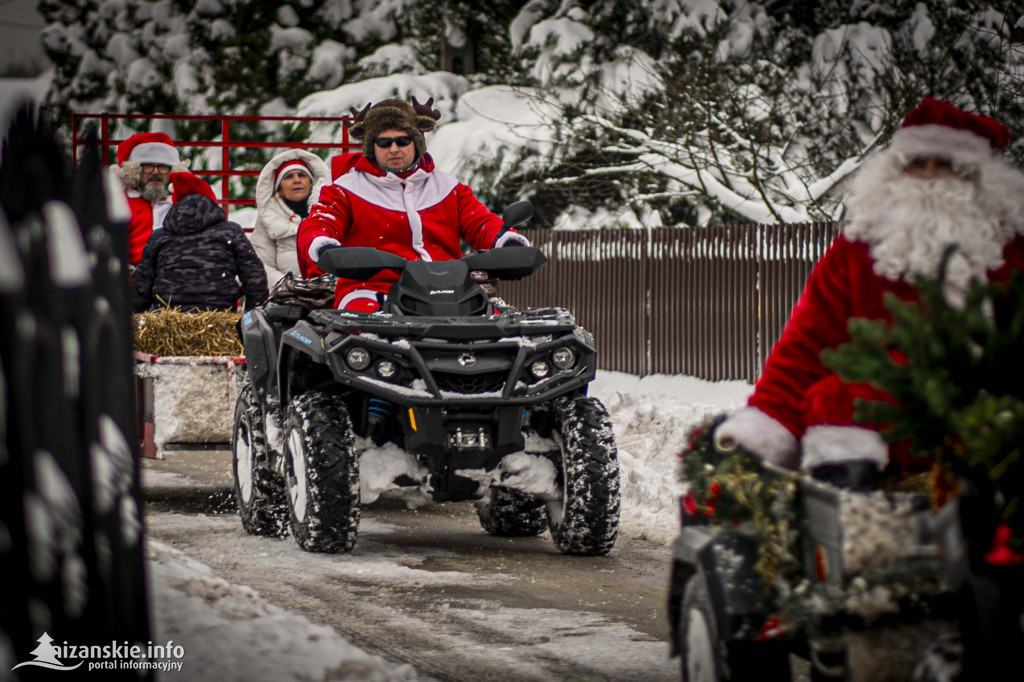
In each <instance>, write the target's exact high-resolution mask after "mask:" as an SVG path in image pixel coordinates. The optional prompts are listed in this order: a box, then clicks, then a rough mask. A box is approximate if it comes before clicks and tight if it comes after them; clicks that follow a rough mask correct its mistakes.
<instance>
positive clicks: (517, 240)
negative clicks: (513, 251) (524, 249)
mask: <svg viewBox="0 0 1024 682" xmlns="http://www.w3.org/2000/svg"><path fill="white" fill-rule="evenodd" d="M509 244H519V245H520V246H531V244H530V240H529V239H527V238H526V237H524V236H523V235H521V234H519V233H518V232H513V231H512V230H509V231H508V232H506V233H505V234H503V235H501V236H500V237H498V238H497V239H495V240H494V246H492V247H491V248H492V249H500V248H501V247H503V246H508V245H509Z"/></svg>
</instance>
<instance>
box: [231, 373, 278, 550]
mask: <svg viewBox="0 0 1024 682" xmlns="http://www.w3.org/2000/svg"><path fill="white" fill-rule="evenodd" d="M231 454H232V457H231V469H232V471H233V472H234V477H235V499H236V500H237V501H238V515H239V516H240V517H241V518H242V528H244V529H245V532H247V533H249V534H250V535H269V536H282V535H284V534H285V533H286V532H287V530H288V504H287V496H286V492H285V488H284V480H283V479H282V478H281V475H280V474H279V473H278V472H276V471H274V470H273V468H272V466H271V463H270V453H269V451H268V448H267V433H266V427H265V424H264V419H263V410H262V408H261V407H260V403H259V401H258V400H257V399H256V396H255V394H254V392H253V388H252V384H251V383H249V382H248V381H246V382H245V385H244V386H243V387H242V390H241V391H239V393H238V400H237V402H236V403H235V421H234V426H233V428H232V432H231Z"/></svg>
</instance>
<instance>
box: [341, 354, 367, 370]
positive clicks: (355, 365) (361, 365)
mask: <svg viewBox="0 0 1024 682" xmlns="http://www.w3.org/2000/svg"><path fill="white" fill-rule="evenodd" d="M345 362H347V363H348V366H349V367H351V368H352V369H354V370H355V371H357V372H362V371H363V370H364V369H366V368H367V367H369V366H370V351H368V350H366V349H365V348H351V349H349V351H348V352H347V353H345Z"/></svg>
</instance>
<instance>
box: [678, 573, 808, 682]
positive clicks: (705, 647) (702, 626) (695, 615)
mask: <svg viewBox="0 0 1024 682" xmlns="http://www.w3.org/2000/svg"><path fill="white" fill-rule="evenodd" d="M679 651H680V653H681V654H682V667H683V671H682V672H683V682H720V681H721V680H788V679H789V678H790V675H791V673H790V669H789V651H788V649H786V648H785V647H784V646H782V645H781V644H780V643H778V642H753V641H736V642H723V641H721V639H720V638H719V631H718V623H717V622H716V620H715V611H714V609H713V608H712V606H711V595H710V593H709V592H708V585H707V580H706V579H705V578H704V576H703V575H702V574H701V573H697V574H696V575H694V576H693V577H692V578H690V581H689V582H688V583H687V584H686V589H685V591H684V593H683V607H682V623H681V625H680V628H679Z"/></svg>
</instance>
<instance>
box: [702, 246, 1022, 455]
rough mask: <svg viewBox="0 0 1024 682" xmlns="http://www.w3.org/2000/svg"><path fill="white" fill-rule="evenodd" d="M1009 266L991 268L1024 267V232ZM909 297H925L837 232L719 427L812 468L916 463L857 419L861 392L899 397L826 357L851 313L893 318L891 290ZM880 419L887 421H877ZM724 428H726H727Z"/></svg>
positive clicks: (994, 275)
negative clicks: (841, 370)
mask: <svg viewBox="0 0 1024 682" xmlns="http://www.w3.org/2000/svg"><path fill="white" fill-rule="evenodd" d="M1003 261H1004V263H1003V265H1002V266H1001V267H999V268H998V269H996V270H994V271H991V272H989V273H988V274H989V281H992V282H1005V281H1007V280H1009V278H1010V277H1011V275H1012V273H1014V272H1017V271H1021V270H1024V237H1016V238H1015V239H1014V240H1012V241H1011V242H1010V243H1009V244H1007V245H1006V246H1005V247H1004V249H1003ZM890 292H891V293H893V294H895V295H896V296H897V297H899V298H900V299H901V300H904V301H915V300H918V299H919V294H918V292H917V290H916V289H915V288H914V287H913V286H912V285H911V284H909V283H908V282H906V281H905V280H903V279H900V280H898V281H891V280H888V279H884V278H882V277H879V276H878V275H877V274H876V273H875V272H874V268H873V260H872V258H871V255H870V251H869V247H868V245H867V244H865V243H863V242H859V241H852V240H850V239H848V238H846V237H845V236H840V237H838V238H836V240H835V242H833V244H832V246H831V247H830V248H829V250H828V252H827V253H826V254H825V255H824V256H823V257H822V259H821V260H820V261H819V262H818V264H817V265H816V266H815V268H814V270H813V272H812V273H811V275H810V277H809V278H808V281H807V285H806V287H805V288H804V291H803V294H802V295H801V297H800V300H799V301H798V302H797V304H796V306H795V308H794V309H793V312H792V315H791V316H790V318H789V321H788V322H787V324H786V327H785V329H784V330H783V332H782V336H781V337H780V338H779V341H778V342H777V343H776V344H775V347H774V348H773V349H772V352H771V355H770V356H769V358H768V361H767V362H766V363H765V367H764V371H763V372H762V374H761V377H760V378H759V379H758V381H757V384H756V385H755V386H754V392H753V394H752V395H751V397H750V399H749V401H748V406H747V407H746V408H743V409H741V410H739V411H738V412H737V413H735V414H734V415H733V416H732V417H730V419H729V420H728V421H727V422H726V423H724V424H723V425H722V426H721V427H720V428H719V430H718V431H716V434H717V435H718V436H719V437H726V438H728V439H731V440H733V441H735V442H737V443H739V444H740V445H742V446H744V447H746V448H747V449H748V450H750V451H752V452H754V453H756V454H758V455H760V456H761V457H763V458H764V459H767V460H769V461H771V462H773V463H775V464H780V465H784V466H790V467H794V468H795V466H796V464H797V457H798V446H797V442H798V440H799V442H800V446H801V448H800V449H801V450H802V453H801V457H800V461H799V464H800V466H801V467H802V468H804V469H811V468H813V467H815V466H817V465H819V464H824V463H827V462H832V461H844V460H850V459H866V460H870V461H874V462H875V463H876V464H877V465H878V466H879V468H884V467H885V466H886V465H887V464H888V463H889V462H890V461H892V462H894V463H896V464H898V465H899V466H900V467H901V468H903V469H904V470H906V469H910V468H913V465H912V462H911V461H910V456H909V452H907V451H905V448H903V449H901V448H900V447H897V446H893V447H892V448H890V447H889V446H888V445H887V444H886V443H885V441H884V440H883V438H882V437H881V435H880V434H879V433H878V432H877V431H876V430H875V429H873V428H862V426H863V425H857V424H855V423H854V419H853V410H854V403H855V401H856V400H857V399H859V398H860V399H867V400H891V397H889V396H888V394H885V393H883V392H882V391H880V390H878V389H876V388H874V387H872V386H870V385H869V384H866V383H857V384H847V383H844V382H843V381H842V380H841V379H840V378H839V375H838V374H836V373H835V372H833V371H832V370H830V369H828V368H827V367H825V366H824V365H823V364H822V361H821V351H822V350H824V349H826V348H838V347H839V346H841V345H842V344H844V343H846V342H848V341H849V340H850V332H849V329H848V326H847V323H848V321H849V320H850V319H851V318H866V319H871V320H882V321H885V322H887V323H892V314H891V313H890V312H889V310H888V309H887V308H886V307H885V301H884V297H885V294H886V293H890ZM873 426H880V425H873ZM719 432H721V433H719Z"/></svg>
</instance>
